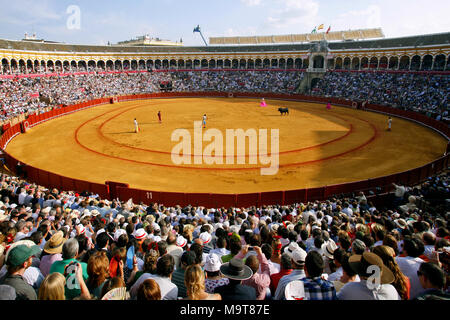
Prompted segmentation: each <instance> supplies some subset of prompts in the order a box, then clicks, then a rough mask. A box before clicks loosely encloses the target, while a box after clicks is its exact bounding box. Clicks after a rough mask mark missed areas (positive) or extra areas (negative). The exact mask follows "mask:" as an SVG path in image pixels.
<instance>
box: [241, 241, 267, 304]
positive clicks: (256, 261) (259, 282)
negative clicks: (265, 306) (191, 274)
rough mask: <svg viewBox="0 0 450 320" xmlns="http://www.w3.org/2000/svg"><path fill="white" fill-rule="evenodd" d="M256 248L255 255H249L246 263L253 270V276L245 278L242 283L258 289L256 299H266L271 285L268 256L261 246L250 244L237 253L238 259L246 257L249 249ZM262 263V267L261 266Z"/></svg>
mask: <svg viewBox="0 0 450 320" xmlns="http://www.w3.org/2000/svg"><path fill="white" fill-rule="evenodd" d="M251 250H254V251H255V252H256V256H255V255H249V256H248V257H247V259H246V260H245V265H247V266H248V267H249V268H250V269H252V271H253V275H252V277H251V278H249V279H247V280H243V281H242V284H243V285H245V286H250V287H253V288H255V290H256V299H257V300H264V298H265V297H266V294H267V288H268V287H269V285H270V270H269V263H268V261H267V258H266V256H265V255H264V254H263V253H262V251H261V247H258V246H253V247H250V246H248V245H246V246H244V247H242V250H241V251H240V252H239V253H238V254H237V255H236V258H238V259H244V257H245V256H246V255H247V253H248V251H251ZM260 265H261V268H260Z"/></svg>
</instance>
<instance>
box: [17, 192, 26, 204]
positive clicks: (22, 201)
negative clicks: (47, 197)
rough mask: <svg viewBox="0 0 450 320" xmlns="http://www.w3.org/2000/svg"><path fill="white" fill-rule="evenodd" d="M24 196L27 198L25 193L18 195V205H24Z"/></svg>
mask: <svg viewBox="0 0 450 320" xmlns="http://www.w3.org/2000/svg"><path fill="white" fill-rule="evenodd" d="M26 196H27V194H26V193H25V192H22V193H21V194H19V198H18V202H19V204H23V203H24V201H25V197H26Z"/></svg>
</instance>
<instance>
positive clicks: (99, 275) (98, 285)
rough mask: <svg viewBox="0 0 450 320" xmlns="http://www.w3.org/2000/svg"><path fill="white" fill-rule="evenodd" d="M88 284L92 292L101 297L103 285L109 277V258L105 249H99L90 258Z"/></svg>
mask: <svg viewBox="0 0 450 320" xmlns="http://www.w3.org/2000/svg"><path fill="white" fill-rule="evenodd" d="M87 273H88V275H89V277H88V279H87V285H88V288H89V291H90V292H91V294H93V295H94V296H95V297H97V298H99V299H100V298H101V297H102V296H101V292H102V288H103V285H104V284H105V281H106V280H107V278H109V259H108V257H107V256H106V252H105V251H97V252H96V253H94V254H93V255H92V256H91V257H90V258H89V260H88V265H87Z"/></svg>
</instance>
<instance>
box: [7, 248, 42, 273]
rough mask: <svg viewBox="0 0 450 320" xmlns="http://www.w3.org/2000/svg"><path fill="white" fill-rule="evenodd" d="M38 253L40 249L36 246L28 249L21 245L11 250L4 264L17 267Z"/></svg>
mask: <svg viewBox="0 0 450 320" xmlns="http://www.w3.org/2000/svg"><path fill="white" fill-rule="evenodd" d="M39 252H40V248H39V247H38V246H32V247H28V246H26V245H24V244H22V245H20V246H17V247H14V248H12V249H11V251H10V252H9V256H8V260H7V261H6V263H7V264H8V265H10V266H13V267H17V266H20V265H21V264H23V263H24V262H25V261H27V260H28V258H29V257H31V256H34V255H36V254H38V253H39Z"/></svg>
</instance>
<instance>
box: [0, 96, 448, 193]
mask: <svg viewBox="0 0 450 320" xmlns="http://www.w3.org/2000/svg"><path fill="white" fill-rule="evenodd" d="M259 102H260V101H259V100H255V99H236V98H233V99H229V98H228V99H221V98H186V99H184V98H180V99H153V100H141V101H130V102H122V103H118V104H114V105H103V106H98V107H94V108H91V109H89V110H85V111H80V112H77V113H74V114H71V115H68V116H64V117H61V118H58V119H55V120H51V121H49V122H46V123H44V124H42V125H39V126H37V127H34V128H33V129H31V130H30V131H29V132H27V133H26V134H22V135H19V136H18V137H16V138H15V139H14V140H13V141H12V142H11V143H10V144H9V145H8V147H7V152H8V153H10V154H11V155H12V156H14V157H16V158H17V159H20V160H21V161H23V162H24V163H27V164H29V165H32V166H34V167H37V168H41V169H44V170H48V171H52V172H54V173H57V174H60V175H64V176H67V177H71V178H77V179H83V180H87V181H92V182H97V183H104V182H105V181H107V180H110V181H117V182H125V183H128V184H129V185H130V187H132V188H139V189H144V190H152V191H171V192H207V193H250V192H263V191H275V190H291V189H299V188H311V187H319V186H324V185H333V184H338V183H344V182H351V181H359V180H363V179H368V178H375V177H379V176H384V175H388V174H393V173H396V172H400V171H405V170H408V169H413V168H416V167H419V166H422V165H424V164H426V163H428V162H430V161H432V160H434V159H436V158H438V157H440V156H441V155H442V154H443V153H444V151H445V148H446V140H445V139H444V138H442V137H441V136H440V135H438V134H437V133H435V132H434V131H432V130H430V129H427V128H425V127H422V126H420V125H417V124H415V123H412V122H410V121H406V120H402V119H399V118H394V119H393V123H392V124H393V130H392V131H390V132H388V131H386V127H387V116H384V115H380V114H376V113H372V112H365V111H359V110H353V109H349V108H343V107H336V106H333V107H332V109H331V110H327V109H326V108H325V105H323V104H313V103H301V102H289V101H277V100H267V104H268V106H267V107H260V106H259ZM278 107H289V111H290V114H289V116H281V115H280V114H279V112H278V111H277V109H278ZM158 110H161V113H162V120H163V121H162V123H159V122H158V118H157V112H158ZM205 113H206V114H207V117H208V120H207V127H206V129H203V133H205V131H206V130H208V129H211V128H215V129H218V130H219V131H218V132H219V133H221V134H222V135H223V140H224V141H223V145H224V146H225V143H226V142H227V141H226V129H238V128H242V129H243V130H247V129H255V130H256V133H258V132H260V131H259V130H260V129H268V130H267V131H268V132H267V140H268V141H269V146H268V150H269V153H270V150H271V147H272V146H271V144H270V140H271V131H270V129H279V155H278V156H279V170H278V172H277V174H275V175H261V170H260V168H261V167H268V166H269V165H267V164H262V163H261V161H260V159H259V158H258V159H257V163H256V164H249V158H248V155H249V150H248V144H249V141H248V140H247V143H246V145H247V150H246V155H247V156H246V157H244V158H245V164H237V157H235V156H234V157H230V156H227V155H226V154H225V155H224V156H223V157H222V160H223V162H224V164H213V165H208V164H206V163H205V161H206V160H208V159H209V160H211V159H212V158H211V157H204V158H202V157H201V156H200V157H197V158H198V159H199V160H203V161H202V162H203V163H202V164H193V161H194V156H189V158H191V160H192V164H190V165H189V164H182V165H178V164H176V163H174V162H173V161H172V157H171V153H172V149H173V148H174V147H175V146H176V145H177V144H178V143H179V142H177V141H172V140H171V135H172V133H173V131H174V130H175V129H186V130H188V131H189V133H190V135H191V138H192V140H191V145H193V144H194V142H193V138H194V133H193V132H194V121H201V119H202V116H203V114H205ZM134 118H137V120H138V122H139V125H140V128H141V131H140V132H139V133H137V134H136V133H134V124H133V119H134ZM259 140H260V139H258V141H259ZM228 142H229V141H228ZM210 143H211V142H209V141H203V145H202V148H201V150H205V148H206V147H207V146H208V145H209V144H210ZM235 144H236V143H235ZM225 150H226V148H225V147H224V153H225ZM193 153H194V151H193V150H191V153H190V154H193ZM235 154H236V149H235ZM250 154H253V153H252V152H250ZM216 155H217V154H216ZM227 157H228V160H229V161H230V162H233V163H234V164H226V160H227ZM240 159H243V158H242V157H240Z"/></svg>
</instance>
